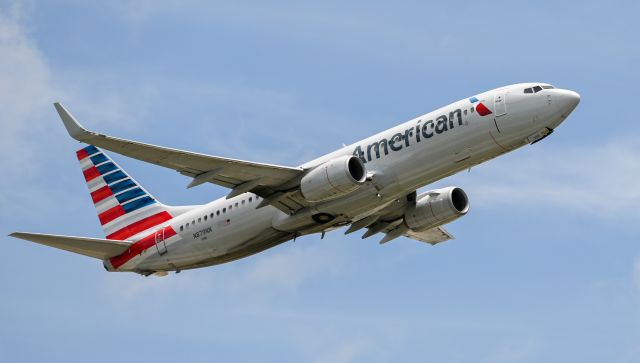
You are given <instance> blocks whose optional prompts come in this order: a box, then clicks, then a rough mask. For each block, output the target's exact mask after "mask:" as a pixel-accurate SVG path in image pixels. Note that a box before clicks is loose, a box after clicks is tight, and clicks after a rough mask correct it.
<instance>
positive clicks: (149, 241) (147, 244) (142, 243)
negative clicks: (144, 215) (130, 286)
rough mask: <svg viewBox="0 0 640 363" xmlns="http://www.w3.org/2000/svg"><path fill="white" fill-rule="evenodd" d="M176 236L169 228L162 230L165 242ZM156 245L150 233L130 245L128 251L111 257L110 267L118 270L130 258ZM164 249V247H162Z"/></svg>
mask: <svg viewBox="0 0 640 363" xmlns="http://www.w3.org/2000/svg"><path fill="white" fill-rule="evenodd" d="M175 235H176V231H174V230H173V228H171V227H165V228H164V239H165V240H167V239H169V238H171V237H173V236H175ZM155 244H156V232H154V233H151V234H150V235H148V236H146V237H144V238H142V239H140V240H139V241H137V242H135V243H134V244H132V245H131V246H130V247H129V249H128V250H126V251H125V252H124V253H123V254H121V255H118V256H116V257H112V258H110V259H109V262H111V266H113V268H116V269H117V268H120V266H122V265H124V264H125V263H127V262H129V261H130V260H131V259H132V258H134V257H136V256H137V255H139V254H141V253H142V252H143V251H145V250H147V249H149V248H151V247H153V246H154V245H155ZM163 247H164V246H163Z"/></svg>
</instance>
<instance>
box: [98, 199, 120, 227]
mask: <svg viewBox="0 0 640 363" xmlns="http://www.w3.org/2000/svg"><path fill="white" fill-rule="evenodd" d="M125 214H127V212H125V211H124V208H122V206H121V205H120V204H118V205H116V206H115V207H113V208H110V209H107V210H106V211H104V212H103V213H100V215H98V218H100V223H101V224H102V225H103V226H104V225H105V224H107V223H109V222H111V221H112V220H114V219H116V218H118V217H120V216H123V215H125Z"/></svg>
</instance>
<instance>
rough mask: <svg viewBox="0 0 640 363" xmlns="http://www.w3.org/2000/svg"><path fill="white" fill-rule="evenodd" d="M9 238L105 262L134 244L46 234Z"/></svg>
mask: <svg viewBox="0 0 640 363" xmlns="http://www.w3.org/2000/svg"><path fill="white" fill-rule="evenodd" d="M9 236H11V237H15V238H20V239H23V240H25V241H30V242H35V243H39V244H41V245H45V246H49V247H55V248H59V249H61V250H65V251H69V252H74V253H78V254H81V255H84V256H89V257H93V258H99V259H101V260H105V259H108V258H111V257H114V256H118V255H120V254H121V253H123V252H124V251H126V250H127V249H128V248H129V246H130V245H131V243H132V242H128V241H116V240H110V239H101V238H88V237H75V236H61V235H55V234H44V233H26V232H14V233H11V234H10V235H9Z"/></svg>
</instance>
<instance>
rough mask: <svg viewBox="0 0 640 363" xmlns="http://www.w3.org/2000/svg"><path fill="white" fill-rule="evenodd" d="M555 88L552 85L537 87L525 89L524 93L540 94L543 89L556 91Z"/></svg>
mask: <svg viewBox="0 0 640 363" xmlns="http://www.w3.org/2000/svg"><path fill="white" fill-rule="evenodd" d="M554 88H555V87H553V86H551V85H544V86H535V87H529V88H525V89H524V93H538V92H540V91H542V90H543V89H554Z"/></svg>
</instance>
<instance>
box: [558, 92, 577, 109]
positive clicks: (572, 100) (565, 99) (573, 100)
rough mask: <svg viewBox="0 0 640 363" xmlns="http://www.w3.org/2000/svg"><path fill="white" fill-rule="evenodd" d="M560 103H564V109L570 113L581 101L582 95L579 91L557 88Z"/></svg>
mask: <svg viewBox="0 0 640 363" xmlns="http://www.w3.org/2000/svg"><path fill="white" fill-rule="evenodd" d="M557 99H558V104H560V105H562V109H563V111H565V112H567V113H569V112H571V111H573V109H575V108H576V106H578V103H580V95H579V94H578V92H574V91H570V90H567V89H563V90H557Z"/></svg>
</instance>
